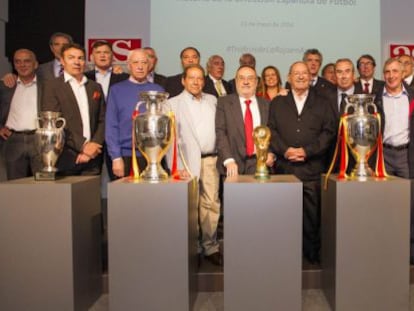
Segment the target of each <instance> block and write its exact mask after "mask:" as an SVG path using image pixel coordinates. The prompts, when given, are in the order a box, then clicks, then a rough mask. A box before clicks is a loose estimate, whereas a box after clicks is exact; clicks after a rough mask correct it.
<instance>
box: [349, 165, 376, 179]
mask: <svg viewBox="0 0 414 311" xmlns="http://www.w3.org/2000/svg"><path fill="white" fill-rule="evenodd" d="M373 176H375V174H374V171H373V170H372V169H371V168H370V167H369V166H368V164H367V163H358V164H357V165H356V166H355V168H354V169H353V170H352V172H351V176H350V177H351V179H354V180H360V181H366V180H368V177H373Z"/></svg>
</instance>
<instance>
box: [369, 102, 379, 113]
mask: <svg viewBox="0 0 414 311" xmlns="http://www.w3.org/2000/svg"><path fill="white" fill-rule="evenodd" d="M367 106H368V107H371V108H372V109H373V110H374V113H377V106H376V105H375V104H374V103H369V104H368V105H367Z"/></svg>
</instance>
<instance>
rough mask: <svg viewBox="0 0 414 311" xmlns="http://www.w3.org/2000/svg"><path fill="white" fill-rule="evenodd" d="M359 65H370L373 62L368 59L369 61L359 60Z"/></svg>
mask: <svg viewBox="0 0 414 311" xmlns="http://www.w3.org/2000/svg"><path fill="white" fill-rule="evenodd" d="M359 65H360V66H370V65H374V63H373V62H371V61H369V62H360V63H359Z"/></svg>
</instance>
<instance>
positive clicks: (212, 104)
mask: <svg viewBox="0 0 414 311" xmlns="http://www.w3.org/2000/svg"><path fill="white" fill-rule="evenodd" d="M188 96H189V93H187V92H186V91H184V92H182V93H180V94H179V95H177V96H175V97H174V98H171V99H169V100H168V101H167V105H166V106H167V107H166V108H165V109H166V111H173V112H174V115H175V119H176V120H177V123H176V124H177V129H176V130H177V136H178V143H179V144H180V148H181V150H182V152H183V156H184V160H185V161H186V163H187V164H188V166H189V169H190V171H191V174H193V175H194V176H198V177H199V175H200V170H201V146H200V143H199V141H198V138H197V129H196V126H197V124H194V120H193V118H192V116H191V112H190V110H189V109H188V108H187V99H186V97H188ZM203 100H205V102H203V103H202V105H208V106H209V107H208V108H209V110H208V111H209V113H211V115H210V116H211V117H212V118H213V122H212V123H211V129H213V130H214V117H215V113H216V104H217V100H216V99H215V98H214V97H213V95H211V94H203ZM171 159H172V148H170V152H169V153H168V163H171V162H172V161H171ZM177 162H178V163H177V164H178V165H177V166H178V169H184V165H183V163H182V160H181V157H180V156H177Z"/></svg>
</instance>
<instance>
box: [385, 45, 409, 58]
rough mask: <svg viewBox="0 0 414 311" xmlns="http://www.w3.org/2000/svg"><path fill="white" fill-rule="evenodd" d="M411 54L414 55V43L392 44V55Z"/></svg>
mask: <svg viewBox="0 0 414 311" xmlns="http://www.w3.org/2000/svg"><path fill="white" fill-rule="evenodd" d="M400 55H410V56H413V57H414V44H390V57H396V56H400Z"/></svg>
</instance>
